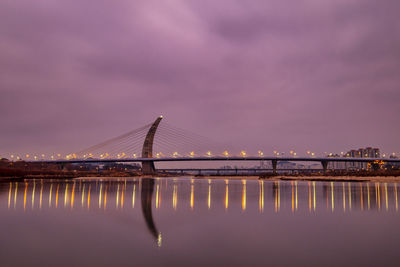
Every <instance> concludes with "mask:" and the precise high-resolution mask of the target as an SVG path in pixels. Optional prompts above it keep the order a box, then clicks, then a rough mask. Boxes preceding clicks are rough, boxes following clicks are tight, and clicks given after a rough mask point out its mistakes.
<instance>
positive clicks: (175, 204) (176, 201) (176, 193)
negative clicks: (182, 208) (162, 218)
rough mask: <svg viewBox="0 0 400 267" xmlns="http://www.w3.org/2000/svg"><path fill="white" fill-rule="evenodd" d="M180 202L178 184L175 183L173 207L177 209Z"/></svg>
mask: <svg viewBox="0 0 400 267" xmlns="http://www.w3.org/2000/svg"><path fill="white" fill-rule="evenodd" d="M177 204H178V186H177V185H176V184H174V189H173V192H172V207H173V208H174V210H176V206H177Z"/></svg>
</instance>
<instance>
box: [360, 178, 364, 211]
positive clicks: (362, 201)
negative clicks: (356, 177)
mask: <svg viewBox="0 0 400 267" xmlns="http://www.w3.org/2000/svg"><path fill="white" fill-rule="evenodd" d="M360 193H361V196H360V200H361V210H364V199H363V198H364V197H363V185H362V184H361V183H360Z"/></svg>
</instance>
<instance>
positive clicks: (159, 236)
mask: <svg viewBox="0 0 400 267" xmlns="http://www.w3.org/2000/svg"><path fill="white" fill-rule="evenodd" d="M161 245H162V236H161V233H159V234H158V237H157V246H158V247H161Z"/></svg>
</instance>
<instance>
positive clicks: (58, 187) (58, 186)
mask: <svg viewBox="0 0 400 267" xmlns="http://www.w3.org/2000/svg"><path fill="white" fill-rule="evenodd" d="M59 189H60V185H59V184H57V191H56V208H58V191H59Z"/></svg>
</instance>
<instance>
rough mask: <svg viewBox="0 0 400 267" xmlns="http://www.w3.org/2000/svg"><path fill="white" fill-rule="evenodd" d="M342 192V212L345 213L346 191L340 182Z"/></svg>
mask: <svg viewBox="0 0 400 267" xmlns="http://www.w3.org/2000/svg"><path fill="white" fill-rule="evenodd" d="M342 191H343V211H344V212H346V189H345V187H344V182H342Z"/></svg>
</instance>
